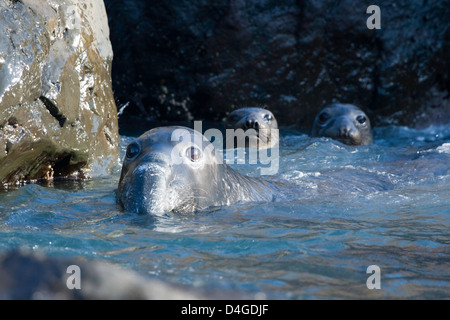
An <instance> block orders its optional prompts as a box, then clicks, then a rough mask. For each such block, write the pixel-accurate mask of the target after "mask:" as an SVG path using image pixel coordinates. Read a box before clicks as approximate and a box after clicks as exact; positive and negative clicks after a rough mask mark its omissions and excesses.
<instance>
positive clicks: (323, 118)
mask: <svg viewBox="0 0 450 320" xmlns="http://www.w3.org/2000/svg"><path fill="white" fill-rule="evenodd" d="M329 119H330V115H329V114H328V113H326V112H322V113H321V114H319V122H320V123H321V124H324V123H325V122H327V121H328V120H329Z"/></svg>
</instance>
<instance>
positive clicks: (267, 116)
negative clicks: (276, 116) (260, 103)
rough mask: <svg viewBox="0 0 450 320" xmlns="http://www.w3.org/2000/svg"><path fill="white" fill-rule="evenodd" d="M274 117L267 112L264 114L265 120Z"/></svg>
mask: <svg viewBox="0 0 450 320" xmlns="http://www.w3.org/2000/svg"><path fill="white" fill-rule="evenodd" d="M272 119H273V117H272V115H271V114H268V113H266V114H265V115H264V120H266V121H272Z"/></svg>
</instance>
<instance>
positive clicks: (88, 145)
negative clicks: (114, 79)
mask: <svg viewBox="0 0 450 320" xmlns="http://www.w3.org/2000/svg"><path fill="white" fill-rule="evenodd" d="M0 26H1V27H0V30H1V31H0V185H3V184H7V183H16V182H18V181H23V180H35V179H48V178H51V177H52V176H53V177H68V176H75V177H95V176H99V175H104V174H107V173H108V172H109V170H111V169H112V168H113V167H114V166H115V165H116V164H117V162H118V156H119V147H118V141H119V134H118V124H117V109H116V105H115V101H114V96H113V91H112V85H111V64H112V58H113V53H112V47H111V43H110V41H109V26H108V21H107V17H106V11H105V7H104V4H103V2H102V1H94V0H87V1H79V0H54V1H46V0H21V1H12V0H0Z"/></svg>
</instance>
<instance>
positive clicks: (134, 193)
mask: <svg viewBox="0 0 450 320" xmlns="http://www.w3.org/2000/svg"><path fill="white" fill-rule="evenodd" d="M117 198H118V202H119V203H120V204H121V205H122V206H123V207H124V209H125V210H126V211H131V212H136V213H151V214H156V215H162V214H165V213H169V212H182V213H183V212H194V211H198V210H201V209H204V208H207V207H210V206H220V205H227V204H231V203H234V202H236V201H258V200H259V201H268V200H271V199H272V198H273V189H272V188H271V187H270V186H269V185H268V184H267V183H266V182H264V181H262V180H258V179H257V178H250V177H247V176H244V175H241V174H239V173H238V172H237V171H234V170H233V169H231V168H230V167H228V166H227V165H226V164H225V163H224V162H223V159H222V155H221V154H219V153H218V152H216V150H215V149H214V147H213V145H212V144H211V143H210V142H209V140H208V139H206V138H205V137H204V136H203V135H202V134H201V133H200V132H198V131H195V130H192V129H190V128H186V127H178V126H173V127H159V128H154V129H152V130H150V131H147V132H146V133H144V134H143V135H141V136H140V137H139V138H137V139H136V140H134V141H132V142H131V143H130V144H129V145H128V147H127V150H126V154H125V157H124V160H123V165H122V172H121V176H120V180H119V185H118V190H117Z"/></svg>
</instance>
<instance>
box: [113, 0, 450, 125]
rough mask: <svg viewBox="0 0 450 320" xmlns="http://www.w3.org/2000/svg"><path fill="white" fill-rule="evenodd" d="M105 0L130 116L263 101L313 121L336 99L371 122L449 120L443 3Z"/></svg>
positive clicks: (120, 94)
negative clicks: (374, 17) (372, 8)
mask: <svg viewBox="0 0 450 320" xmlns="http://www.w3.org/2000/svg"><path fill="white" fill-rule="evenodd" d="M370 4H371V3H370V2H363V1H353V0H343V1H334V0H319V1H317V0H304V1H296V0H287V1H277V0H264V1H261V0H231V1H229V0H219V1H213V2H211V1H207V0H180V1H162V0H155V1H150V2H148V1H140V0H105V5H106V8H107V11H108V17H109V19H110V27H111V41H112V44H113V46H114V52H115V59H114V73H113V84H114V87H115V95H116V98H117V100H118V102H119V103H118V105H119V106H121V105H126V103H127V102H129V105H128V107H127V108H126V109H125V110H124V115H123V118H121V119H124V120H125V121H126V117H127V114H128V115H130V116H131V115H139V116H140V117H142V116H146V117H148V118H149V119H152V120H164V119H166V120H167V119H169V120H170V119H171V120H191V119H206V120H216V121H217V120H221V119H222V118H223V117H224V116H225V115H226V114H227V112H229V111H231V110H232V109H233V108H236V107H242V106H260V105H267V106H269V107H270V108H271V110H273V111H274V113H275V116H276V117H277V119H278V120H279V123H280V125H282V126H283V125H290V124H297V125H299V126H302V127H309V126H310V125H311V124H312V122H313V118H314V116H315V114H316V112H317V111H318V110H319V109H321V108H322V107H324V106H325V105H326V104H329V103H332V102H342V103H353V104H356V105H358V106H360V107H362V108H364V109H366V110H367V111H368V112H369V115H370V116H371V117H372V118H373V120H374V122H375V124H376V125H378V124H382V123H397V124H402V125H411V126H415V127H419V126H422V127H423V126H427V125H429V124H430V123H446V122H449V121H450V97H449V93H450V76H449V72H448V70H450V54H449V52H450V20H449V19H448V17H449V16H450V6H449V5H448V2H446V1H424V0H412V1H411V0H401V1H388V0H381V1H377V4H378V5H379V7H380V9H381V30H369V29H368V28H367V25H366V21H367V19H368V18H369V16H370V15H369V14H367V13H366V10H367V7H368V6H369V5H370Z"/></svg>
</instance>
